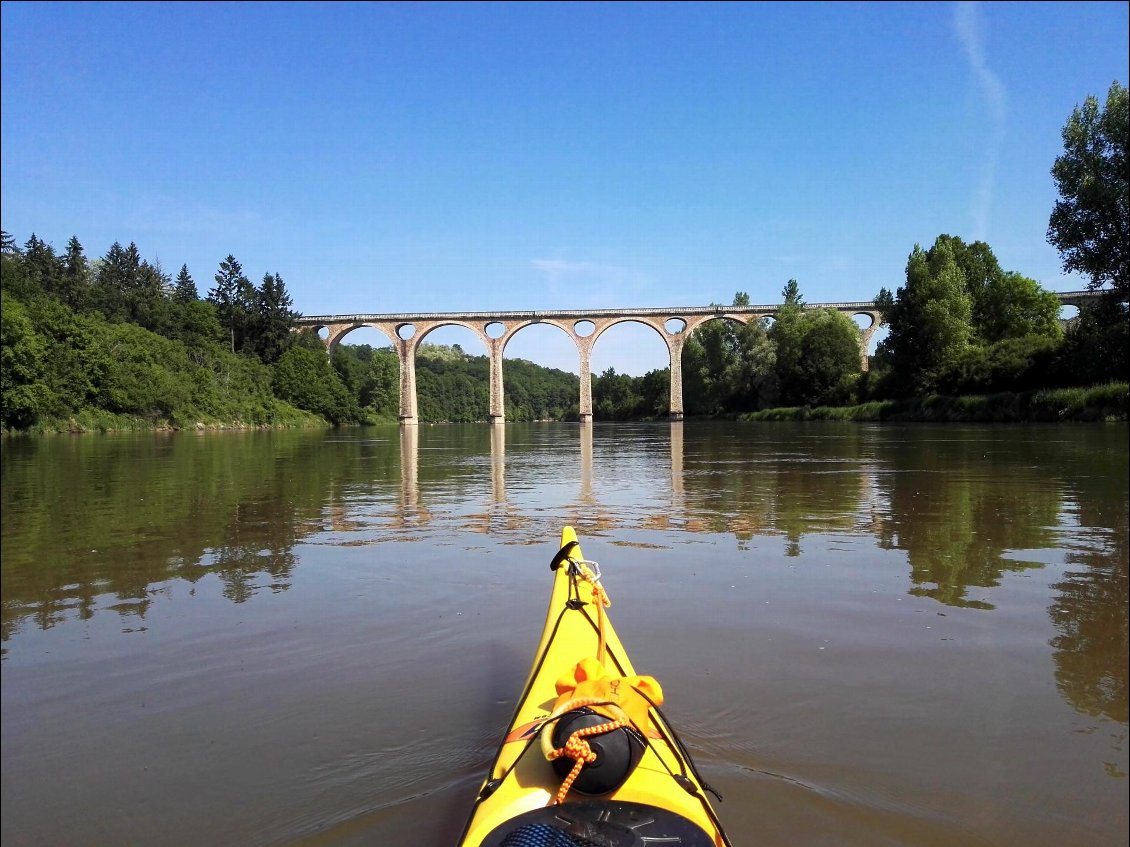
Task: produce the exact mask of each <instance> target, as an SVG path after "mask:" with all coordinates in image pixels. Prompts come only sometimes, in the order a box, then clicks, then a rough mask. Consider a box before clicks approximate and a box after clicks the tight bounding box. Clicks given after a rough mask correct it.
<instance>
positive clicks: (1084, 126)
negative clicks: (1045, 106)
mask: <svg viewBox="0 0 1130 847" xmlns="http://www.w3.org/2000/svg"><path fill="white" fill-rule="evenodd" d="M1128 135H1130V98H1128V96H1127V90H1126V88H1125V86H1123V85H1121V84H1120V83H1119V82H1117V81H1115V82H1114V83H1112V84H1111V86H1110V90H1109V91H1108V92H1107V97H1106V106H1105V108H1103V109H1102V110H1100V109H1099V101H1098V99H1097V98H1096V97H1094V96H1093V95H1089V96H1088V97H1087V99H1086V100H1085V101H1084V102H1083V105H1082V106H1081V107H1077V108H1076V109H1075V111H1074V112H1072V113H1071V117H1070V118H1069V119H1068V121H1067V124H1066V125H1065V126H1064V128H1063V147H1064V150H1063V154H1062V155H1061V156H1059V157H1058V158H1057V159H1056V160H1055V164H1054V165H1052V171H1051V172H1052V176H1053V177H1054V178H1055V183H1056V187H1057V189H1058V190H1059V194H1060V199H1059V200H1057V201H1056V204H1055V208H1054V209H1053V210H1052V214H1051V218H1050V219H1049V221H1048V241H1049V242H1050V243H1051V244H1053V245H1054V246H1055V247H1056V249H1057V250H1059V253H1060V257H1061V259H1062V260H1063V269H1064V271H1067V272H1071V271H1078V272H1079V273H1082V274H1085V275H1086V276H1088V277H1090V281H1089V282H1088V283H1087V286H1088V288H1090V289H1092V290H1094V289H1098V288H1101V287H1102V286H1104V285H1107V284H1109V285H1111V286H1112V289H1113V292H1114V294H1115V296H1116V297H1117V298H1118V299H1119V300H1120V301H1121V302H1125V301H1126V299H1127V297H1128V296H1130V190H1128V185H1130V156H1127V145H1128V144H1130V140H1128Z"/></svg>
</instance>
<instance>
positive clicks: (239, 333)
mask: <svg viewBox="0 0 1130 847" xmlns="http://www.w3.org/2000/svg"><path fill="white" fill-rule="evenodd" d="M214 279H215V280H216V285H215V286H214V287H213V288H212V290H211V291H209V292H208V302H209V303H211V304H213V305H214V306H215V307H216V312H217V314H218V316H219V318H220V323H221V325H223V327H224V328H225V329H226V330H227V331H228V336H229V337H230V339H231V350H232V352H233V353H234V352H235V351H236V350H237V349H238V346H239V344H241V343H242V341H243V335H244V331H245V329H246V326H247V318H248V315H249V314H250V312H251V309H250V308H249V307H250V305H251V302H249V299H248V291H249V290H250V292H251V296H252V298H253V297H254V292H255V287H254V286H253V285H252V284H251V281H250V280H249V279H248V278H247V277H245V276H244V275H243V266H242V265H241V264H240V263H239V262H238V261H237V260H236V258H235V256H232V255H231V254H230V253H229V254H228V257H227V258H226V259H224V260H223V261H222V262H220V269H219V270H218V271H217V272H216V275H215V277H214Z"/></svg>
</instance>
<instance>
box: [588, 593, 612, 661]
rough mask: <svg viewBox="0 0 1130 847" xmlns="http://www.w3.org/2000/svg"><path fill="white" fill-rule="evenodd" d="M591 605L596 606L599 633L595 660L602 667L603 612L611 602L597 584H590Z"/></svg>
mask: <svg viewBox="0 0 1130 847" xmlns="http://www.w3.org/2000/svg"><path fill="white" fill-rule="evenodd" d="M592 603H593V605H594V606H596V624H597V631H598V633H599V637H598V641H597V644H596V660H597V661H598V662H600V663H601V664H602V665H603V664H604V610H605V609H606V608H608V607H609V606H611V605H612V601H611V600H610V599H608V594H607V593H606V592H605V590H604V586H602V585H601V584H600V583H599V582H594V583H593V584H592Z"/></svg>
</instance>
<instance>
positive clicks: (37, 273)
mask: <svg viewBox="0 0 1130 847" xmlns="http://www.w3.org/2000/svg"><path fill="white" fill-rule="evenodd" d="M23 265H24V268H25V269H26V271H27V275H28V277H29V278H30V280H31V281H32V282H33V283H34V284H35V285H36V286H38V288H39V289H40V290H42V291H45V292H48V293H51V294H54V293H55V292H56V291H57V290H58V287H59V285H58V284H59V277H60V276H62V271H63V267H62V263H61V262H60V261H59V258H58V257H57V256H56V255H55V248H54V247H52V246H51V245H50V244H48V243H46V242H45V241H41V240H40V239H39V238H37V237H36V235H35V233H34V232H33V233H32V234H31V238H29V239H28V240H27V243H26V244H25V245H24V255H23Z"/></svg>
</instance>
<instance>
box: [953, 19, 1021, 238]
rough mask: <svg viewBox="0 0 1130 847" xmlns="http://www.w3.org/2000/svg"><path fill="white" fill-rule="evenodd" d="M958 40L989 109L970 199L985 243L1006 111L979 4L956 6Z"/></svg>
mask: <svg viewBox="0 0 1130 847" xmlns="http://www.w3.org/2000/svg"><path fill="white" fill-rule="evenodd" d="M954 26H955V28H956V29H957V37H958V39H959V40H960V41H961V45H962V47H964V48H965V55H966V57H967V58H968V59H969V65H970V69H971V70H972V71H973V76H974V78H975V79H976V81H977V87H978V88H979V89H980V91H981V95H982V97H984V99H985V104H986V105H987V106H988V108H989V126H990V132H989V137H988V139H987V141H986V144H985V150H984V154H985V160H984V162H983V164H982V166H981V180H980V182H979V184H978V186H977V193H976V195H975V196H974V199H973V209H972V214H973V229H974V233H973V236H974V239H975V240H977V241H985V240H987V235H988V228H989V212H990V210H991V208H992V205H993V185H994V182H995V180H996V171H997V160H998V159H999V158H1000V151H1001V147H1002V146H1003V144H1004V132H1005V111H1006V103H1007V99H1008V98H1007V95H1006V93H1005V88H1004V83H1002V82H1001V80H1000V77H998V76H997V75H996V74H995V73H994V72H993V71H992V70H991V69H990V68H989V63H988V61H987V60H986V58H985V26H984V18H983V16H982V14H981V9H980V4H979V3H967V2H962V3H958V4H957V10H956V12H955V14H954Z"/></svg>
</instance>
